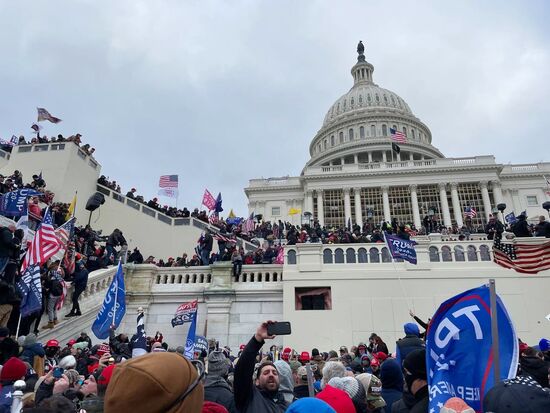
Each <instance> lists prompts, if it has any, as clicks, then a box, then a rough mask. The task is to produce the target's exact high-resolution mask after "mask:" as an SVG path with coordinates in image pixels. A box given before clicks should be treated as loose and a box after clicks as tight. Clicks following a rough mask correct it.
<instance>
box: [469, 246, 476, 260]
mask: <svg viewBox="0 0 550 413" xmlns="http://www.w3.org/2000/svg"><path fill="white" fill-rule="evenodd" d="M468 261H477V250H476V247H474V246H473V245H468Z"/></svg>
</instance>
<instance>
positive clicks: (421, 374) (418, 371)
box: [403, 349, 428, 380]
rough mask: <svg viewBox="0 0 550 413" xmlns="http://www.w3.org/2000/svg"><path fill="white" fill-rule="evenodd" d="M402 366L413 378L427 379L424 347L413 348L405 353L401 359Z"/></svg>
mask: <svg viewBox="0 0 550 413" xmlns="http://www.w3.org/2000/svg"><path fill="white" fill-rule="evenodd" d="M403 367H404V368H405V369H407V370H408V371H409V372H410V373H411V375H412V377H413V378H414V379H422V380H427V379H428V374H427V372H426V349H419V350H414V351H412V352H410V353H409V354H407V357H405V360H403Z"/></svg>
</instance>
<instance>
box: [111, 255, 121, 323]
mask: <svg viewBox="0 0 550 413" xmlns="http://www.w3.org/2000/svg"><path fill="white" fill-rule="evenodd" d="M118 265H119V266H120V258H119V259H118ZM117 275H118V269H117V274H116V275H115V277H117ZM117 303H118V279H117V280H116V290H115V302H114V304H113V328H114V327H115V317H116V305H117Z"/></svg>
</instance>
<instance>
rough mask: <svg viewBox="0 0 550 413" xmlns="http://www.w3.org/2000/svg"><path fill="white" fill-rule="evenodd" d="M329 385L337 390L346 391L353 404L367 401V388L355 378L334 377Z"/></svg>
mask: <svg viewBox="0 0 550 413" xmlns="http://www.w3.org/2000/svg"><path fill="white" fill-rule="evenodd" d="M328 384H329V385H330V386H332V387H336V388H337V389H340V390H344V391H345V392H346V393H347V394H348V396H349V397H351V400H352V401H353V402H361V401H363V402H364V401H365V399H366V392H365V388H364V387H363V386H362V385H361V383H359V381H358V380H357V379H356V378H355V377H349V376H346V377H333V378H332V379H330V381H329V382H328Z"/></svg>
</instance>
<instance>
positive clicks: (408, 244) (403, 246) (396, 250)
mask: <svg viewBox="0 0 550 413" xmlns="http://www.w3.org/2000/svg"><path fill="white" fill-rule="evenodd" d="M384 237H385V238H386V244H387V245H388V249H389V250H390V254H391V256H392V257H393V258H402V259H404V260H405V261H408V262H410V263H411V264H415V265H416V263H417V260H416V250H415V249H414V246H415V245H416V241H412V240H405V239H401V238H399V237H398V236H396V235H391V234H389V233H387V232H386V233H385V234H384Z"/></svg>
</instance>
